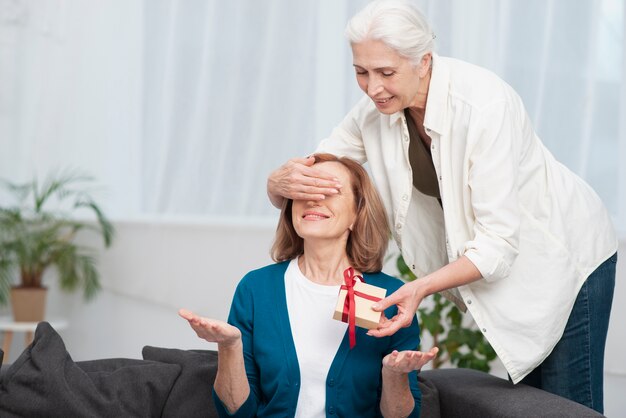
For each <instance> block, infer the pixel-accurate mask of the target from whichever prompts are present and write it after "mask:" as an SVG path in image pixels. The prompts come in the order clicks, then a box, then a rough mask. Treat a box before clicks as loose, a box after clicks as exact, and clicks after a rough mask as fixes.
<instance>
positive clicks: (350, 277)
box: [341, 267, 381, 349]
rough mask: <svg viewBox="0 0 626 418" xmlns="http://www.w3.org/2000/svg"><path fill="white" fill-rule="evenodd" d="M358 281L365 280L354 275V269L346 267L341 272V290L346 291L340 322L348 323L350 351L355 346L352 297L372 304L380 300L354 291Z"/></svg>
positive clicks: (353, 302)
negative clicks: (342, 281)
mask: <svg viewBox="0 0 626 418" xmlns="http://www.w3.org/2000/svg"><path fill="white" fill-rule="evenodd" d="M357 279H359V280H360V281H362V282H363V283H365V280H364V279H363V277H361V276H359V275H358V274H354V269H353V268H352V267H348V268H347V269H345V270H344V272H343V280H344V282H345V283H346V284H345V285H342V286H341V289H342V290H347V292H348V293H347V294H346V299H345V300H344V302H343V315H342V317H341V320H342V321H343V322H347V323H348V336H349V337H350V349H352V348H353V347H354V346H355V345H356V328H355V327H356V313H355V303H356V302H355V301H354V296H359V297H361V298H364V299H368V300H372V301H374V302H378V301H379V300H381V299H380V298H378V297H376V296H371V295H368V294H367V293H363V292H359V291H358V290H354V285H355V284H356V280H357Z"/></svg>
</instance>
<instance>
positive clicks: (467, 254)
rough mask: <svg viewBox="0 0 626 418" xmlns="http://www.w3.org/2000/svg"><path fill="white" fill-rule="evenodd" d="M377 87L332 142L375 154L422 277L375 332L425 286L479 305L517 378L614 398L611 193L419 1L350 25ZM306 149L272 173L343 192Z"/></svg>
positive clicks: (328, 146)
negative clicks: (444, 39)
mask: <svg viewBox="0 0 626 418" xmlns="http://www.w3.org/2000/svg"><path fill="white" fill-rule="evenodd" d="M346 36H347V38H348V40H349V42H350V45H351V47H352V55H353V65H354V69H355V72H356V79H357V82H358V84H359V86H360V87H361V89H362V90H363V91H364V92H365V93H366V95H365V96H364V97H363V99H362V100H361V101H360V102H359V103H358V104H357V105H356V106H355V107H354V108H353V109H352V110H351V111H350V113H349V114H348V115H347V116H346V117H345V119H344V120H343V121H342V122H341V124H340V125H339V126H337V127H336V128H335V129H334V130H333V131H332V133H331V134H330V136H329V137H328V138H326V139H324V140H323V141H322V142H321V144H320V145H319V147H318V149H317V152H328V153H333V154H337V155H345V156H349V157H352V158H354V159H356V160H358V161H360V162H362V163H363V162H365V161H367V162H369V166H370V168H371V171H372V174H373V178H374V180H375V184H376V187H377V189H378V191H379V193H380V195H381V197H382V200H383V203H384V205H385V208H386V212H387V217H388V220H389V222H390V224H391V225H392V230H393V236H394V238H395V240H396V242H397V244H398V247H399V248H400V249H401V251H402V255H403V257H404V259H405V261H406V262H407V265H408V266H409V267H410V268H411V270H412V271H413V272H414V273H415V274H416V275H417V276H418V277H420V279H419V280H416V281H414V282H411V283H407V284H405V285H404V286H403V287H401V288H400V289H398V290H397V291H396V292H395V293H393V294H392V295H390V296H388V297H387V298H386V299H384V300H382V301H381V302H380V303H379V306H378V309H379V310H383V309H385V308H387V307H389V306H391V305H397V308H398V314H397V315H396V316H394V317H393V318H390V319H383V320H382V322H381V325H380V327H379V329H378V330H375V331H370V334H371V335H374V336H377V337H382V336H387V335H391V334H393V333H394V332H396V331H398V329H400V328H401V327H405V326H407V325H408V324H410V321H411V318H412V317H413V315H414V314H415V312H416V310H417V308H418V306H419V305H420V303H421V301H422V300H423V299H424V297H426V296H428V295H430V294H433V293H435V292H444V294H445V295H446V296H447V297H448V298H450V299H452V300H453V301H454V302H455V303H456V304H457V305H458V306H459V307H460V308H462V309H467V310H469V312H470V313H471V314H472V316H473V317H474V319H475V321H476V323H477V324H478V326H479V328H480V329H481V331H482V332H483V334H484V335H485V337H486V338H487V339H488V340H489V342H490V343H491V345H492V346H493V348H494V350H495V351H496V353H497V354H498V356H499V357H500V359H501V360H502V362H503V364H504V366H505V367H506V369H507V371H508V373H509V375H510V377H511V380H512V381H513V382H514V383H518V382H524V383H529V384H532V385H534V386H537V387H540V388H543V389H545V390H548V391H550V392H553V393H556V394H559V395H561V396H564V397H567V398H570V399H572V400H575V401H577V402H579V403H581V404H584V405H587V406H589V407H591V408H593V409H595V410H597V411H600V412H602V410H603V390H602V385H603V361H604V347H605V341H606V334H607V328H608V322H609V315H610V311H611V303H612V299H613V289H614V286H615V265H616V263H617V253H616V251H617V239H616V235H615V232H614V229H613V226H612V225H611V220H610V217H609V215H608V213H607V211H606V209H605V207H604V205H603V204H602V202H601V201H600V199H599V197H598V196H597V195H596V194H595V192H594V191H593V190H592V189H591V188H590V187H589V186H588V185H587V184H586V183H585V182H584V181H583V180H582V179H580V178H579V177H577V176H576V175H575V174H573V173H572V172H571V171H570V170H568V169H567V168H566V167H565V166H563V165H562V164H560V163H559V162H558V161H556V159H555V158H554V156H553V155H552V154H551V153H550V151H548V150H547V149H546V148H545V146H544V145H543V143H542V142H541V140H540V139H539V138H538V137H537V135H536V133H535V132H534V130H533V127H532V124H531V121H530V119H529V117H528V114H527V112H526V110H525V108H524V105H523V103H522V101H521V99H520V97H519V96H518V94H517V93H516V92H515V91H514V90H513V89H512V88H511V87H510V86H509V85H508V84H506V83H505V82H504V81H503V80H501V79H500V78H499V77H497V76H496V75H495V74H493V73H491V72H489V71H487V70H485V69H483V68H480V67H477V66H475V65H472V64H469V63H466V62H462V61H459V60H456V59H452V58H446V57H441V56H439V55H437V54H436V53H435V46H434V35H433V33H432V30H431V29H430V27H429V25H428V22H427V21H426V20H425V19H424V17H423V16H422V15H421V14H420V12H419V11H418V10H417V9H416V8H415V7H414V6H413V5H411V3H409V2H408V1H401V0H383V1H375V2H372V3H370V4H368V5H367V6H366V7H365V8H364V9H363V10H362V11H361V12H359V13H358V14H357V15H356V16H354V17H353V18H352V19H351V20H350V22H349V23H348V25H347V28H346ZM312 164H313V160H312V159H310V158H295V159H292V160H290V161H289V162H287V163H286V164H284V165H283V166H281V167H280V168H278V169H277V170H276V171H274V172H273V173H272V174H271V175H270V177H269V179H268V194H269V197H270V200H271V201H272V203H273V204H274V205H275V206H280V204H281V203H282V200H283V199H284V198H290V199H311V200H313V199H319V200H322V199H324V198H325V197H326V196H333V195H334V194H336V193H338V191H339V190H340V188H341V184H340V182H339V181H338V180H337V179H336V178H334V177H333V176H332V175H329V174H328V173H325V172H324V171H323V170H321V169H318V168H315V167H312Z"/></svg>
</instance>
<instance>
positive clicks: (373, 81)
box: [367, 77, 383, 97]
mask: <svg viewBox="0 0 626 418" xmlns="http://www.w3.org/2000/svg"><path fill="white" fill-rule="evenodd" d="M382 91H383V83H382V82H381V80H380V79H379V78H378V77H370V80H369V83H367V95H368V96H370V97H374V96H376V95H377V94H379V93H380V92H382Z"/></svg>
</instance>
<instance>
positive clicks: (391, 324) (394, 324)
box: [367, 315, 411, 338]
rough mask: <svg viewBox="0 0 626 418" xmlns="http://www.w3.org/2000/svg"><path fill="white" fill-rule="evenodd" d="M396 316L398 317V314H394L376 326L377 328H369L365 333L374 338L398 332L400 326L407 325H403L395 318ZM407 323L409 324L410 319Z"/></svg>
mask: <svg viewBox="0 0 626 418" xmlns="http://www.w3.org/2000/svg"><path fill="white" fill-rule="evenodd" d="M396 318H398V315H396V316H394V317H393V318H392V319H391V320H390V321H388V322H386V323H384V324H383V325H381V326H380V327H378V329H371V330H369V331H367V335H369V336H372V337H376V338H381V337H388V336H390V335H393V334H395V333H396V332H398V330H399V329H400V328H403V327H406V326H407V325H403V324H402V322H400V320H396ZM408 324H409V325H410V324H411V322H410V320H409V323H408Z"/></svg>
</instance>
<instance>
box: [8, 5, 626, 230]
mask: <svg viewBox="0 0 626 418" xmlns="http://www.w3.org/2000/svg"><path fill="white" fill-rule="evenodd" d="M366 3H367V2H366V1H365V0H361V1H357V0H352V1H339V0H322V1H320V0H307V1H304V0H302V1H291V0H233V1H217V0H215V1H205V0H144V1H140V0H133V1H127V0H109V1H107V2H93V1H85V0H47V1H45V2H42V1H37V0H0V177H4V178H10V179H12V180H24V179H28V178H30V177H31V176H32V175H33V174H35V173H37V174H39V175H44V174H45V173H46V172H48V171H49V170H51V169H54V168H62V167H67V166H72V167H79V168H83V169H85V170H86V171H89V172H91V173H92V174H94V175H95V176H96V177H97V178H98V180H99V181H100V182H101V183H102V184H104V185H105V190H106V192H103V194H102V195H101V196H102V199H101V200H102V201H103V203H104V206H105V207H106V209H107V211H108V212H109V213H110V214H112V215H113V216H114V217H116V218H141V217H147V216H177V217H187V216H192V217H207V216H209V217H235V218H241V217H248V218H250V217H273V216H275V215H276V211H275V210H274V209H273V208H272V207H271V205H270V204H269V202H268V200H267V197H266V194H265V181H266V177H267V175H268V173H269V172H270V171H271V170H272V169H273V168H275V167H277V166H278V165H280V164H281V163H282V162H284V161H285V160H287V159H288V158H291V157H294V156H303V155H306V154H307V153H309V152H311V151H312V150H313V149H314V148H315V145H316V143H317V142H318V141H319V139H321V138H322V137H324V136H325V135H327V134H328V133H329V132H330V130H331V129H332V127H333V126H334V125H335V124H336V123H338V122H339V121H340V120H341V118H342V117H343V115H344V114H345V113H346V112H347V111H348V110H349V108H350V107H351V106H352V105H353V104H354V103H355V102H356V100H358V98H359V97H360V94H361V93H360V92H359V90H358V87H357V86H356V83H355V81H354V76H353V71H352V68H351V55H350V51H349V48H348V46H347V44H346V42H345V40H344V38H343V28H344V26H345V23H346V21H347V20H348V18H349V17H350V16H351V15H352V14H353V13H354V12H355V11H357V10H358V9H360V8H361V7H362V6H363V5H364V4H366ZM416 4H418V6H419V7H420V8H421V9H422V10H423V11H424V13H425V14H426V15H427V17H428V18H429V20H430V21H431V23H432V24H433V26H434V29H435V32H436V35H437V39H436V42H437V45H438V52H439V53H440V54H441V55H446V56H453V57H457V58H460V59H463V60H466V61H470V62H473V63H475V64H478V65H481V66H484V67H487V68H489V69H491V70H492V71H494V72H495V73H497V74H498V75H500V76H501V77H503V78H504V79H505V80H507V81H508V82H509V83H510V84H511V85H512V86H513V87H514V88H515V89H516V90H517V91H518V92H519V94H520V95H521V96H522V98H523V99H524V102H525V104H526V106H527V109H528V111H529V113H530V115H531V117H532V119H533V121H534V123H535V127H536V129H537V131H538V133H539V135H540V137H541V138H542V139H543V140H544V142H545V143H546V145H547V146H548V148H550V149H551V150H552V151H553V153H554V154H555V155H556V156H557V158H558V159H559V160H560V161H561V162H563V163H564V164H565V165H567V166H568V167H569V168H570V169H572V170H573V171H574V172H576V173H578V174H579V175H581V176H582V177H583V178H584V179H586V180H587V181H588V182H589V183H590V184H591V185H592V186H593V187H594V189H595V190H596V191H597V192H598V193H599V194H600V195H601V197H602V199H603V200H604V202H605V203H606V204H607V206H608V207H609V209H610V210H611V213H613V215H614V216H615V219H616V221H617V222H618V224H619V226H620V227H621V228H622V230H626V169H624V168H623V167H624V164H620V163H619V162H620V160H624V159H626V129H625V128H626V125H625V123H624V122H623V121H624V120H625V119H626V118H625V117H624V113H625V112H626V108H624V105H625V104H626V87H625V86H624V83H623V82H622V80H623V79H624V72H625V67H624V66H623V64H622V62H623V55H624V54H623V52H624V48H625V46H624V42H623V23H624V10H623V3H622V1H621V0H579V1H577V2H576V4H575V5H574V4H573V3H572V2H571V1H569V0H529V1H524V2H520V1H516V0H474V1H471V2H468V1H465V0H416Z"/></svg>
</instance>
